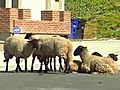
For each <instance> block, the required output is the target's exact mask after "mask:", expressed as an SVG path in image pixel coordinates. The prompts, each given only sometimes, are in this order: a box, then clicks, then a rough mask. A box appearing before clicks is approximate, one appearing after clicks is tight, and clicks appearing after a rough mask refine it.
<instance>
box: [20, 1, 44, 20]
mask: <svg viewBox="0 0 120 90" xmlns="http://www.w3.org/2000/svg"><path fill="white" fill-rule="evenodd" d="M45 1H46V0H19V8H22V9H31V19H32V20H41V10H45V7H46V6H45V5H46V2H45Z"/></svg>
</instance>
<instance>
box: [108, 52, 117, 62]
mask: <svg viewBox="0 0 120 90" xmlns="http://www.w3.org/2000/svg"><path fill="white" fill-rule="evenodd" d="M108 56H109V57H110V58H112V59H113V60H114V61H117V60H118V58H117V56H118V55H117V54H113V53H111V54H109V55H108Z"/></svg>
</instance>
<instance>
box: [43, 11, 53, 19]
mask: <svg viewBox="0 0 120 90" xmlns="http://www.w3.org/2000/svg"><path fill="white" fill-rule="evenodd" d="M41 20H44V21H52V11H41Z"/></svg>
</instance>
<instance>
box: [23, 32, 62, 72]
mask: <svg viewBox="0 0 120 90" xmlns="http://www.w3.org/2000/svg"><path fill="white" fill-rule="evenodd" d="M53 37H56V36H52V37H51V36H40V35H35V34H33V33H27V34H26V36H25V39H29V40H31V39H40V40H41V41H45V40H46V39H49V38H53ZM38 52H39V51H38V50H35V51H34V52H33V55H32V56H33V59H32V65H31V71H33V64H34V61H35V57H36V56H37V57H39V58H40V57H42V55H40V54H39V53H38ZM42 59H43V58H42ZM44 59H45V58H44ZM52 59H53V60H54V71H56V60H55V59H56V57H48V58H47V64H48V62H49V61H50V69H49V68H48V69H49V70H51V71H53V69H52ZM40 60H41V58H40ZM40 60H39V61H40ZM43 61H44V60H42V61H40V62H41V67H40V72H41V70H42V62H43ZM59 64H60V67H59V71H61V70H63V67H62V60H61V58H60V57H59Z"/></svg>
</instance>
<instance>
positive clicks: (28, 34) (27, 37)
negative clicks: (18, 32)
mask: <svg viewBox="0 0 120 90" xmlns="http://www.w3.org/2000/svg"><path fill="white" fill-rule="evenodd" d="M32 35H34V34H33V33H27V34H26V35H25V37H24V39H29V38H30V37H31V36H32Z"/></svg>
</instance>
